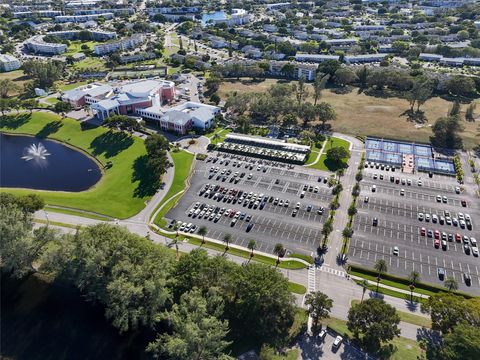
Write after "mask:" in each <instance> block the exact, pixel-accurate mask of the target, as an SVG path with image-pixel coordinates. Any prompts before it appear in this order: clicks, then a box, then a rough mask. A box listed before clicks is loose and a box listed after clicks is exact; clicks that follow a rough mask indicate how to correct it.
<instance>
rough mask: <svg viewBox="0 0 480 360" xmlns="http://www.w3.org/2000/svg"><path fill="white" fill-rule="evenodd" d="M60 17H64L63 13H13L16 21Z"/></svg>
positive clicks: (53, 11) (39, 11)
mask: <svg viewBox="0 0 480 360" xmlns="http://www.w3.org/2000/svg"><path fill="white" fill-rule="evenodd" d="M60 15H62V12H61V11H56V10H34V11H17V12H14V13H13V17H14V18H15V19H26V18H31V17H39V18H53V17H55V16H60Z"/></svg>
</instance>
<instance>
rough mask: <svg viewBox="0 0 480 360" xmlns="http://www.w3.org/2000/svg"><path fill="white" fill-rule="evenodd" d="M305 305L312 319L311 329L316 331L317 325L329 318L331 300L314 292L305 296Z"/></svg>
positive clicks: (322, 294) (318, 292)
mask: <svg viewBox="0 0 480 360" xmlns="http://www.w3.org/2000/svg"><path fill="white" fill-rule="evenodd" d="M305 305H306V306H307V311H308V314H309V315H310V316H311V317H312V320H313V328H314V329H317V327H318V323H319V322H320V321H321V320H323V319H325V318H328V317H329V313H330V310H331V309H332V306H333V300H332V299H330V298H329V297H328V296H327V295H326V294H324V293H322V292H320V291H315V292H313V293H308V294H307V295H306V296H305Z"/></svg>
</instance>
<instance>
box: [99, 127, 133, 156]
mask: <svg viewBox="0 0 480 360" xmlns="http://www.w3.org/2000/svg"><path fill="white" fill-rule="evenodd" d="M132 144H133V138H132V137H131V135H129V134H126V133H124V132H113V131H108V132H106V133H103V134H102V135H100V136H97V137H96V138H95V139H93V141H92V143H91V144H90V147H91V148H92V149H93V151H92V153H93V155H95V156H98V155H101V154H104V156H105V157H106V158H109V157H113V156H116V155H118V154H119V153H121V152H122V151H123V150H126V149H128V148H129V147H130V146H131V145H132Z"/></svg>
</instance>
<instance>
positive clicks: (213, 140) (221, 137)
mask: <svg viewBox="0 0 480 360" xmlns="http://www.w3.org/2000/svg"><path fill="white" fill-rule="evenodd" d="M231 132H232V130H231V129H223V128H220V129H218V130H217V131H215V132H214V133H213V134H211V135H210V136H208V138H209V139H210V142H211V143H212V144H215V145H216V144H218V143H221V142H223V141H225V138H226V137H227V134H230V133H231ZM215 134H217V135H218V136H219V137H218V138H214V136H215Z"/></svg>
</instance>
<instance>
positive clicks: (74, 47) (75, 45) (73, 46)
mask: <svg viewBox="0 0 480 360" xmlns="http://www.w3.org/2000/svg"><path fill="white" fill-rule="evenodd" d="M96 44H98V42H96V41H85V42H82V41H80V40H77V41H70V45H69V46H68V48H67V51H66V52H65V54H66V55H73V54H76V53H79V52H84V51H85V50H82V46H83V45H86V46H88V48H89V49H90V50H93V47H94V46H95V45H96Z"/></svg>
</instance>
